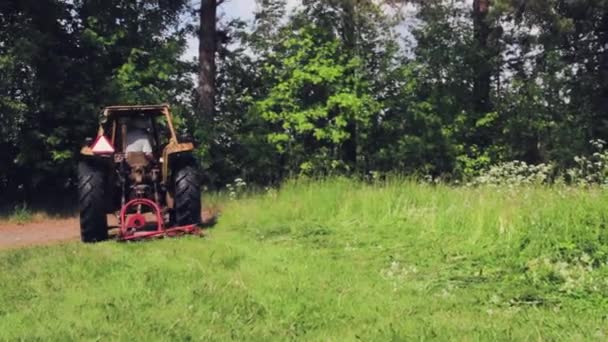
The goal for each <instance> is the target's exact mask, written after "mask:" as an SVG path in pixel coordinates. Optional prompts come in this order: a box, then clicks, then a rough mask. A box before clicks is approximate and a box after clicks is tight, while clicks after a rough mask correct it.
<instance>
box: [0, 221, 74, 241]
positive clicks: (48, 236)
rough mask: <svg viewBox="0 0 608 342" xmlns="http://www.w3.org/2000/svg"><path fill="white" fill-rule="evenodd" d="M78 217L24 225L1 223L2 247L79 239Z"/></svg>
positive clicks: (0, 237) (0, 238) (0, 239)
mask: <svg viewBox="0 0 608 342" xmlns="http://www.w3.org/2000/svg"><path fill="white" fill-rule="evenodd" d="M79 234H80V231H79V227H78V219H77V218H69V219H57V220H45V221H40V222H32V223H27V224H24V225H19V224H14V223H0V249H6V248H14V247H24V246H32V245H45V244H52V243H57V242H59V241H67V240H78V238H79V237H80V235H79Z"/></svg>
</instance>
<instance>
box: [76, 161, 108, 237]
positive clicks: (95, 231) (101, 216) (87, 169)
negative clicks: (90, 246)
mask: <svg viewBox="0 0 608 342" xmlns="http://www.w3.org/2000/svg"><path fill="white" fill-rule="evenodd" d="M104 178H105V177H104V172H103V169H101V168H100V167H97V166H95V165H94V164H92V163H88V162H80V163H79V164H78V200H79V209H80V239H81V240H82V242H98V241H104V240H107V239H108V221H107V216H106V208H107V204H106V201H107V200H109V198H108V199H106V196H105V186H106V185H105V182H104Z"/></svg>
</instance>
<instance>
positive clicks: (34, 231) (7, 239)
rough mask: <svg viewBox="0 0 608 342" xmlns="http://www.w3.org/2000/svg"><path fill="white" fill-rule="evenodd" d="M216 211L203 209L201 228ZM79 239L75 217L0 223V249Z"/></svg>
mask: <svg viewBox="0 0 608 342" xmlns="http://www.w3.org/2000/svg"><path fill="white" fill-rule="evenodd" d="M217 215H218V210H217V209H205V210H203V213H202V222H203V227H210V226H212V225H214V224H215V220H216V218H217ZM116 221H117V220H116V218H114V217H113V216H112V215H108V224H109V225H110V226H114V225H116V223H117V222H116ZM79 239H80V226H79V220H78V218H77V217H73V218H67V219H47V220H40V221H34V222H30V223H26V224H16V223H2V222H0V249H9V248H17V247H26V246H38V245H48V244H54V243H59V242H62V241H77V240H79Z"/></svg>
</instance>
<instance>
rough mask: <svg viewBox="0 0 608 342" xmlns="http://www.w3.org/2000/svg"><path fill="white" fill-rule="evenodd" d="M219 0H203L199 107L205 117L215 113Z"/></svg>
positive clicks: (208, 117)
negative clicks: (216, 38)
mask: <svg viewBox="0 0 608 342" xmlns="http://www.w3.org/2000/svg"><path fill="white" fill-rule="evenodd" d="M217 6H218V1H217V0H201V7H200V11H199V15H200V30H199V32H198V41H199V48H198V52H199V56H198V62H199V74H198V95H199V99H198V108H199V111H200V115H202V116H203V118H207V119H212V118H213V117H214V115H215V51H216V42H215V36H216V28H215V26H216V21H217V19H216V18H217V17H216V9H217Z"/></svg>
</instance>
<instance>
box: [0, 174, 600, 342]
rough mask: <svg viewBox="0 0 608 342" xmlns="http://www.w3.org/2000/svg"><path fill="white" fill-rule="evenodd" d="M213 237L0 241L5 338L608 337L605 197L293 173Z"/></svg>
mask: <svg viewBox="0 0 608 342" xmlns="http://www.w3.org/2000/svg"><path fill="white" fill-rule="evenodd" d="M214 201H215V202H218V203H219V204H220V205H221V206H222V207H223V215H222V217H221V218H220V220H219V223H218V225H217V226H216V227H215V228H214V229H212V230H211V231H210V232H209V233H208V236H207V237H206V238H203V239H201V238H194V237H190V238H182V239H174V240H159V241H154V242H147V243H131V244H119V243H116V242H106V243H100V244H96V245H83V244H80V243H76V242H74V243H68V244H64V245H56V246H49V247H36V248H28V249H20V250H10V251H3V252H0V270H1V271H2V272H1V274H0V340H13V339H19V338H22V339H27V340H31V339H41V340H62V341H63V340H81V339H90V340H96V339H100V340H108V339H111V340H114V339H121V340H133V339H135V340H144V339H146V340H157V339H163V340H217V341H224V340H260V341H264V340H290V339H302V340H322V341H352V340H363V341H370V340H375V341H387V340H397V341H401V340H410V339H414V340H428V339H433V340H473V341H476V340H560V341H561V340H606V339H608V210H607V209H608V194H607V193H606V192H604V191H601V190H599V189H596V190H593V189H592V190H582V189H574V188H567V187H554V188H516V189H496V188H453V187H447V186H431V185H424V184H417V183H412V182H407V181H393V182H390V183H388V184H384V183H383V184H377V185H365V184H362V183H357V182H352V181H347V180H340V179H338V180H330V181H325V182H300V183H295V182H293V183H290V184H287V185H286V186H284V187H283V188H282V189H281V191H279V192H269V193H264V194H260V195H251V196H247V197H245V198H242V199H239V200H235V201H230V200H227V199H225V200H222V199H214Z"/></svg>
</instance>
